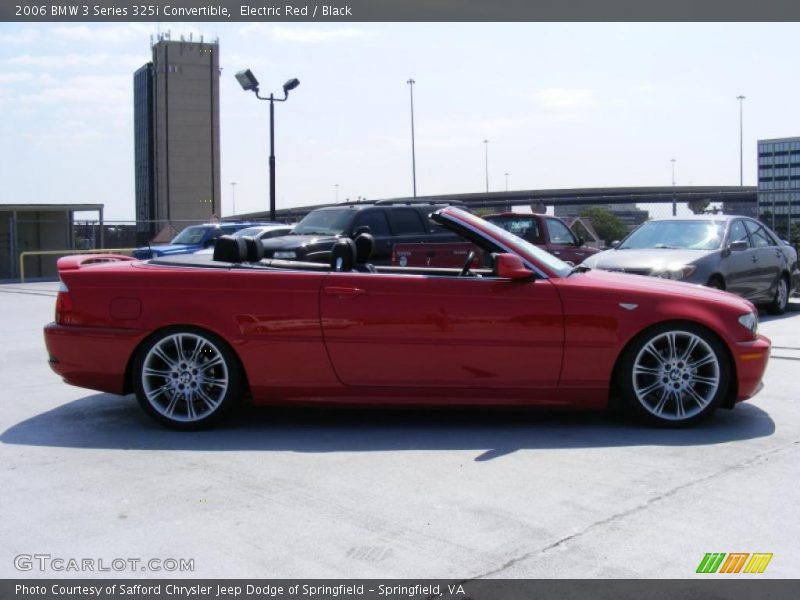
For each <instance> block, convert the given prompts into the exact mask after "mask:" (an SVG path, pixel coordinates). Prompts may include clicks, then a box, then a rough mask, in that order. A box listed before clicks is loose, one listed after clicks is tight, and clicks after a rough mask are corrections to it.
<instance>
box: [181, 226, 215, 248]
mask: <svg viewBox="0 0 800 600" xmlns="http://www.w3.org/2000/svg"><path fill="white" fill-rule="evenodd" d="M206 231H208V227H205V226H203V225H195V226H193V227H187V228H186V229H184V230H183V231H181V232H180V233H179V234H178V235H176V236H175V238H174V239H173V240H172V243H173V244H199V243H200V242H202V241H203V238H204V237H205V235H206Z"/></svg>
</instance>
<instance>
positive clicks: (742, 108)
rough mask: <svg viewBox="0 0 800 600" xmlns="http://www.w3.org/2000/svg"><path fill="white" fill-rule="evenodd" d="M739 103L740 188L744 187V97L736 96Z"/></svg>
mask: <svg viewBox="0 0 800 600" xmlns="http://www.w3.org/2000/svg"><path fill="white" fill-rule="evenodd" d="M736 99H737V100H738V101H739V187H742V186H743V185H744V158H743V156H744V141H743V127H742V125H743V124H744V119H743V113H744V99H745V97H744V96H736Z"/></svg>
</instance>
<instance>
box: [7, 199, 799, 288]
mask: <svg viewBox="0 0 800 600" xmlns="http://www.w3.org/2000/svg"><path fill="white" fill-rule="evenodd" d="M309 210H310V208H309ZM512 210H516V211H525V210H534V211H536V212H546V213H548V214H551V215H555V216H558V217H561V218H563V219H564V220H566V221H567V223H568V224H570V226H572V227H573V229H574V230H575V231H576V233H577V234H578V235H581V236H582V237H584V238H586V239H591V237H590V236H586V235H584V229H585V227H584V226H583V224H582V222H585V221H587V220H588V221H589V222H591V224H592V225H593V226H594V227H593V228H594V229H595V230H596V231H597V233H598V236H597V237H598V242H597V246H598V247H605V246H608V244H610V242H611V241H613V240H615V239H620V238H622V237H624V236H625V235H626V234H627V233H628V232H629V231H631V230H632V229H634V228H635V227H636V226H638V225H639V224H641V223H643V222H644V221H646V220H648V219H657V218H664V217H670V216H673V215H676V216H688V215H692V214H721V213H724V214H738V215H745V216H750V217H755V218H758V216H759V215H758V209H757V205H756V203H755V202H726V203H722V202H711V201H696V202H673V201H671V200H668V199H665V200H664V201H659V202H648V203H637V202H635V201H634V200H627V201H626V200H625V199H620V200H615V201H614V202H613V203H609V204H568V203H558V204H555V203H549V204H546V205H537V206H531V205H530V204H528V203H522V202H515V203H503V204H497V205H489V204H488V203H482V204H481V206H480V208H478V209H475V212H476V213H478V214H488V213H492V212H506V211H512ZM295 212H296V210H295ZM301 216H302V215H300V214H295V213H293V214H292V218H293V220H299V218H300V217H301ZM278 217H279V218H280V217H281V214H280V213H279V215H278ZM761 220H762V221H763V222H764V223H765V224H766V225H767V226H769V227H771V228H772V229H773V230H775V231H776V233H777V234H778V235H779V237H781V238H782V239H785V240H791V242H792V243H793V244H794V245H795V247H797V243H798V241H800V240H798V239H797V237H798V228H797V227H796V226H793V225H792V224H791V223H790V222H789V221H788V220H787V219H784V220H783V221H781V220H780V218H778V219H777V220H776V219H775V217H774V216H772V215H771V214H770V215H767V214H765V215H761ZM200 222H201V221H149V222H141V221H140V222H138V223H137V222H135V221H117V220H115V221H99V220H74V221H72V223H63V222H53V223H49V222H46V221H43V220H38V221H36V222H35V223H34V222H30V223H29V222H27V221H25V220H19V221H18V222H17V223H16V231H13V230H12V229H13V228H12V227H11V226H8V227H0V280H2V279H5V280H10V279H15V278H18V277H19V267H18V265H17V262H18V260H19V256H20V254H21V253H22V252H30V251H36V250H51V251H52V250H99V249H103V248H135V247H138V246H144V245H147V244H161V243H168V242H169V241H170V240H171V239H172V238H174V237H175V236H176V235H177V234H178V233H180V232H181V231H182V230H183V229H185V228H186V227H188V226H190V225H196V224H199V223H200ZM48 231H50V232H55V231H57V232H58V235H54V236H50V237H48ZM51 238H52V239H51ZM57 260H58V256H28V257H27V258H26V261H27V262H26V265H25V270H26V272H27V274H28V275H29V276H30V277H31V278H41V279H52V278H54V277H56V275H57V273H56V269H55V263H56V261H57Z"/></svg>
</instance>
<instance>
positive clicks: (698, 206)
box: [687, 198, 711, 215]
mask: <svg viewBox="0 0 800 600" xmlns="http://www.w3.org/2000/svg"><path fill="white" fill-rule="evenodd" d="M687 204H688V205H689V210H690V211H692V212H693V213H694V214H696V215H702V214H703V213H704V212H705V211H706V209H707V208H708V205H709V204H711V200H709V199H708V198H706V199H705V200H689V202H688V203H687Z"/></svg>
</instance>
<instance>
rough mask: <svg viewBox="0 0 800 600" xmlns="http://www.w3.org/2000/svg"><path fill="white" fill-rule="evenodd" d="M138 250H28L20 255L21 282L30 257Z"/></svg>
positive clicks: (132, 249) (116, 252)
mask: <svg viewBox="0 0 800 600" xmlns="http://www.w3.org/2000/svg"><path fill="white" fill-rule="evenodd" d="M134 250H136V248H98V249H94V250H27V251H25V252H20V253H19V282H20V283H25V259H26V258H27V257H29V256H67V255H69V254H126V253H131V252H133V251H134Z"/></svg>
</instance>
